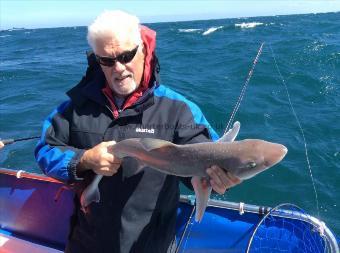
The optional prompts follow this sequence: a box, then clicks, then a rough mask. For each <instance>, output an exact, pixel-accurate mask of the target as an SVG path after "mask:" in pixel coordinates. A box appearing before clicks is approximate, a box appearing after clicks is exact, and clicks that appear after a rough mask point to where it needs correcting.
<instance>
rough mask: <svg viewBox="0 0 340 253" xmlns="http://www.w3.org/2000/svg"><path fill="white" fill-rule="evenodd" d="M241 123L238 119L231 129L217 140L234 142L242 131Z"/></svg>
mask: <svg viewBox="0 0 340 253" xmlns="http://www.w3.org/2000/svg"><path fill="white" fill-rule="evenodd" d="M240 127H241V123H240V122H239V121H236V122H235V123H234V125H233V128H232V129H230V130H229V131H228V132H227V133H226V134H224V135H223V136H222V137H221V138H220V139H218V140H217V142H233V141H234V140H235V139H236V137H237V135H238V132H239V131H240Z"/></svg>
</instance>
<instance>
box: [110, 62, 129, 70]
mask: <svg viewBox="0 0 340 253" xmlns="http://www.w3.org/2000/svg"><path fill="white" fill-rule="evenodd" d="M112 68H113V70H114V71H115V72H118V73H120V72H123V71H124V70H125V69H126V67H125V65H124V64H122V63H120V62H119V61H116V62H115V64H114V65H113V66H112Z"/></svg>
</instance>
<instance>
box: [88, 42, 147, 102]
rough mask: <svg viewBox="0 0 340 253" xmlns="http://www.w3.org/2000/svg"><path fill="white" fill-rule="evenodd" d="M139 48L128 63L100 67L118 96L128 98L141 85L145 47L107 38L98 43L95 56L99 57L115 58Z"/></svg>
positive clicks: (117, 62)
mask: <svg viewBox="0 0 340 253" xmlns="http://www.w3.org/2000/svg"><path fill="white" fill-rule="evenodd" d="M137 46H138V49H137V52H136V55H135V56H134V57H133V59H132V60H131V61H130V62H128V63H121V62H119V61H116V62H115V63H114V64H113V66H104V65H102V64H101V65H100V66H101V68H102V70H103V72H104V75H105V78H106V80H107V82H108V84H109V86H110V88H111V89H112V91H113V92H114V93H115V95H116V96H120V97H127V96H128V95H129V94H131V93H132V92H133V91H135V90H136V89H137V88H138V86H139V85H140V83H141V81H142V78H143V71H144V49H143V45H142V44H140V45H136V44H135V43H133V42H131V41H128V40H117V39H116V38H112V37H111V38H110V37H108V38H105V39H102V40H101V41H99V42H97V45H96V48H95V50H94V51H95V54H96V55H97V56H99V57H110V58H115V57H117V56H118V59H119V58H120V57H119V55H121V54H123V53H126V52H129V51H132V50H133V49H135V48H136V47H137Z"/></svg>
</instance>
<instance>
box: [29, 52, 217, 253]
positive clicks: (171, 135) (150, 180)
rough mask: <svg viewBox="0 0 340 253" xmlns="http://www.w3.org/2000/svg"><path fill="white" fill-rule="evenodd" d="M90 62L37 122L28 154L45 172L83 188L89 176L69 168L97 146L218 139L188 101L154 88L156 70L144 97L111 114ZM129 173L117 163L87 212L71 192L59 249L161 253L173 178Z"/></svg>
mask: <svg viewBox="0 0 340 253" xmlns="http://www.w3.org/2000/svg"><path fill="white" fill-rule="evenodd" d="M91 57H92V56H90V58H89V67H88V70H87V73H86V76H85V77H83V79H82V80H81V82H80V83H79V84H78V85H77V86H75V87H74V88H72V89H71V90H70V91H68V93H67V94H68V96H69V98H70V100H69V101H67V102H64V103H62V104H61V105H60V106H59V107H58V108H57V109H56V110H54V111H53V112H52V113H51V114H50V115H49V116H48V118H47V119H46V120H45V122H44V125H43V132H42V137H41V139H40V141H39V143H38V145H37V147H36V150H35V156H36V160H37V162H38V164H39V166H40V168H41V169H42V170H43V172H44V173H45V174H46V175H48V176H50V177H53V178H56V179H58V180H61V181H64V182H65V183H68V184H70V183H74V184H75V185H79V186H82V187H85V186H86V184H88V183H89V182H90V181H91V180H92V178H93V176H94V173H93V172H92V171H88V172H87V174H85V176H84V178H78V177H77V174H76V166H77V164H78V162H79V159H80V158H81V156H82V155H83V153H84V151H85V150H86V149H90V148H92V147H94V146H95V145H97V144H99V143H101V142H103V141H112V140H115V141H116V142H119V141H121V140H124V139H127V138H141V137H150V138H158V139H163V140H167V141H171V142H173V143H176V144H187V143H197V142H206V141H210V140H211V139H217V138H218V136H217V134H216V133H215V132H214V130H213V129H212V128H211V127H210V126H209V124H208V122H207V120H206V119H205V117H204V116H203V114H202V112H201V111H200V109H199V108H198V107H197V106H196V105H195V104H194V103H192V102H190V101H188V100H187V99H185V98H184V97H183V96H181V95H179V94H178V93H176V92H174V91H172V90H171V89H169V88H167V87H165V86H163V85H160V84H159V83H158V77H157V73H156V71H155V73H154V75H153V78H151V82H150V87H149V89H148V90H147V91H146V92H145V93H144V95H143V96H142V97H141V98H140V99H139V100H138V101H137V102H136V103H134V104H133V105H131V106H130V107H128V108H126V109H124V110H123V111H120V112H119V116H118V117H117V118H115V117H113V114H112V111H111V110H110V107H109V103H108V101H107V98H106V97H105V96H104V94H103V93H102V91H101V89H102V87H103V85H104V83H105V79H104V78H105V77H104V74H103V73H102V71H101V69H100V67H99V66H98V64H96V63H95V62H94V61H93V60H91ZM155 69H156V68H155ZM128 171H129V168H124V165H122V167H121V168H120V169H119V170H118V172H117V173H116V174H115V175H113V176H111V177H104V178H103V179H102V180H101V182H100V184H99V190H100V193H101V200H100V202H99V203H93V204H91V205H90V206H89V211H88V212H87V213H86V214H84V213H83V212H82V211H81V210H80V208H79V195H76V197H75V213H74V215H73V218H72V221H71V233H70V235H69V241H68V244H67V249H66V252H72V253H78V252H81V253H87V252H89V253H90V252H91V253H92V252H93V253H94V252H103V253H106V252H110V253H112V252H157V253H162V252H167V250H168V248H169V245H170V243H171V242H172V240H173V239H174V235H175V223H176V210H177V205H178V200H179V180H180V179H179V178H178V177H176V176H169V175H165V174H162V173H160V172H158V171H155V170H151V169H149V170H144V171H142V172H140V173H138V174H136V175H132V176H131V175H129V173H128ZM184 181H185V180H184ZM186 182H188V180H187V181H186ZM82 187H80V189H82ZM56 218H57V217H56Z"/></svg>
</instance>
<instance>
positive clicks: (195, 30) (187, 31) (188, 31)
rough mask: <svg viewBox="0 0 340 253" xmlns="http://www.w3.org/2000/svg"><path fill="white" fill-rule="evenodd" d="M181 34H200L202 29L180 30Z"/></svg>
mask: <svg viewBox="0 0 340 253" xmlns="http://www.w3.org/2000/svg"><path fill="white" fill-rule="evenodd" d="M178 31H179V32H180V33H192V32H199V31H202V29H199V28H189V29H178Z"/></svg>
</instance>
